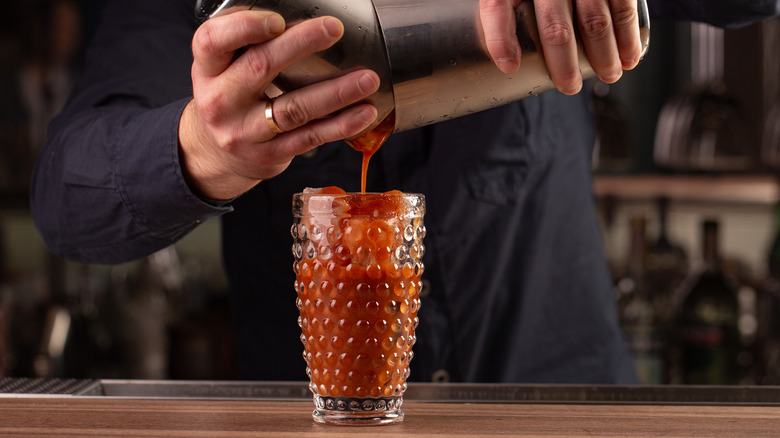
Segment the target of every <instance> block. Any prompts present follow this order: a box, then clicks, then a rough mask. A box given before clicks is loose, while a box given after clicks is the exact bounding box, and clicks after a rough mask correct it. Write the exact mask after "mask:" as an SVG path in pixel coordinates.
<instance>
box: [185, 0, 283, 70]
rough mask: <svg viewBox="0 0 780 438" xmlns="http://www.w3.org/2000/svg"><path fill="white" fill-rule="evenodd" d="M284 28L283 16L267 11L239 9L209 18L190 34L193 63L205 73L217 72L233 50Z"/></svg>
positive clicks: (227, 62) (257, 41)
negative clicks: (238, 10)
mask: <svg viewBox="0 0 780 438" xmlns="http://www.w3.org/2000/svg"><path fill="white" fill-rule="evenodd" d="M284 28H285V22H284V18H282V16H281V15H279V14H277V13H275V12H271V11H260V10H250V11H240V12H234V13H232V14H227V15H223V16H219V17H215V18H212V19H210V20H208V21H206V22H205V23H203V24H202V25H201V26H200V27H199V28H198V30H196V31H195V35H193V37H192V54H193V57H194V60H195V67H197V68H198V69H199V71H200V73H202V74H203V75H205V76H217V75H219V74H221V73H222V72H224V71H225V70H226V69H227V68H228V67H229V66H230V64H231V63H232V62H233V59H234V57H235V53H236V51H237V50H239V49H241V48H244V47H246V46H249V45H252V44H259V43H263V42H265V41H268V40H271V39H273V38H275V37H276V36H278V35H279V34H281V33H282V32H283V31H284Z"/></svg>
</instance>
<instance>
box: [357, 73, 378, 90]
mask: <svg viewBox="0 0 780 438" xmlns="http://www.w3.org/2000/svg"><path fill="white" fill-rule="evenodd" d="M357 86H358V88H359V89H360V92H361V93H364V94H365V93H370V92H373V91H375V90H376V89H377V88H378V87H379V84H378V83H377V82H376V80H374V77H373V76H372V75H370V74H368V73H364V74H363V75H361V76H360V78H359V79H358V81H357Z"/></svg>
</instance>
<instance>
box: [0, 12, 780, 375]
mask: <svg viewBox="0 0 780 438" xmlns="http://www.w3.org/2000/svg"><path fill="white" fill-rule="evenodd" d="M6 3H11V4H9V5H4V12H5V13H4V14H3V15H2V16H0V377H5V376H13V377H82V378H83V377H92V378H98V377H99V378H139V379H167V378H170V379H233V378H236V370H235V363H234V358H233V342H232V339H233V338H232V331H231V330H232V329H231V325H230V320H231V319H230V312H229V299H228V295H227V284H226V280H225V275H224V272H223V270H222V260H221V255H220V241H219V239H220V238H219V222H218V220H212V221H209V222H206V223H204V224H203V225H202V226H201V227H199V228H198V229H197V230H195V231H194V232H193V233H192V234H190V235H189V236H187V237H186V238H185V239H183V240H182V241H181V242H179V243H178V244H176V245H175V246H173V247H170V248H167V249H165V250H163V251H160V252H158V253H156V254H154V255H152V256H150V257H148V258H146V259H143V260H139V261H137V262H133V263H128V264H123V265H118V266H103V265H85V264H78V263H72V262H68V261H65V260H62V259H60V258H58V257H56V256H53V255H52V254H50V253H49V252H48V251H47V250H46V248H45V247H44V245H43V243H42V241H41V239H40V237H39V236H38V234H37V232H36V230H35V227H34V225H33V223H32V219H31V216H30V212H29V207H28V202H29V199H28V194H27V192H28V186H29V182H30V174H31V169H32V166H33V163H34V160H35V157H36V155H37V153H38V151H39V150H40V148H41V146H42V144H43V142H44V141H45V137H46V126H47V124H48V123H49V121H50V120H51V118H52V117H53V115H55V114H56V113H57V112H58V111H59V109H60V108H61V106H62V105H63V103H64V100H65V99H66V98H67V95H68V93H69V91H70V89H71V87H72V85H73V82H74V80H75V78H76V77H77V76H78V73H79V68H80V65H81V61H82V59H83V56H84V51H85V46H86V44H87V42H88V41H89V39H90V38H91V36H92V35H93V33H94V30H95V26H96V24H97V22H98V20H99V17H100V10H101V6H102V3H103V0H25V2H6ZM651 34H652V37H651V44H650V49H649V52H648V54H647V56H646V58H645V59H644V60H643V61H642V63H641V64H640V65H639V67H638V68H637V69H636V70H635V71H633V72H630V73H627V74H625V75H624V77H623V78H622V79H621V80H620V81H619V82H618V83H617V84H614V85H607V84H604V83H601V82H598V81H590V82H589V84H588V87H587V89H586V91H584V92H588V93H591V94H592V96H593V109H594V117H595V123H596V127H597V138H596V142H595V144H594V154H593V166H594V172H595V174H596V176H595V180H594V192H595V198H594V201H595V202H596V203H597V206H598V211H599V214H600V219H601V224H602V230H603V237H604V245H605V248H606V250H607V254H608V258H609V263H610V269H611V272H612V275H613V280H614V290H615V299H616V302H617V303H618V309H619V312H620V320H621V326H622V328H623V330H624V334H625V336H626V341H627V342H628V345H629V346H630V348H631V350H632V353H633V355H634V358H635V363H636V367H637V371H638V373H639V376H640V379H641V380H642V382H643V383H648V384H667V383H705V384H758V385H774V384H780V238H778V236H780V235H779V234H778V230H780V202H779V201H780V190H778V179H777V174H778V173H779V172H780V80H779V78H780V56H778V53H780V20H778V19H774V20H769V21H765V22H762V23H757V24H753V25H750V26H747V27H743V28H739V29H729V30H721V29H715V28H712V27H709V26H705V25H699V24H691V23H672V22H662V21H654V22H653V23H652V32H651Z"/></svg>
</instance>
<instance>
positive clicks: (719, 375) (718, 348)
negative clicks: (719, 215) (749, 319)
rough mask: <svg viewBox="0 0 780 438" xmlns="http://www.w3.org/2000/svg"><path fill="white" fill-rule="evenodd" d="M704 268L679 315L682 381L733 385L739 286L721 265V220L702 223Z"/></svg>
mask: <svg viewBox="0 0 780 438" xmlns="http://www.w3.org/2000/svg"><path fill="white" fill-rule="evenodd" d="M702 232H703V241H702V251H703V255H704V263H705V265H704V268H703V269H702V270H701V272H700V273H699V274H698V275H697V277H696V278H695V281H693V282H692V285H691V287H690V289H689V290H688V293H687V295H685V298H684V301H683V305H682V311H681V317H680V333H679V335H680V341H681V346H680V347H681V362H682V380H683V383H685V384H693V385H733V384H736V383H738V380H739V363H738V355H739V351H740V341H739V331H738V326H737V322H738V318H739V303H738V300H737V285H736V283H735V282H734V280H733V279H731V278H729V277H727V276H726V275H725V274H724V273H723V270H722V268H721V259H720V254H719V249H718V222H717V221H714V220H705V221H704V222H703V223H702Z"/></svg>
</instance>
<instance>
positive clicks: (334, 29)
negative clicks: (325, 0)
mask: <svg viewBox="0 0 780 438" xmlns="http://www.w3.org/2000/svg"><path fill="white" fill-rule="evenodd" d="M322 26H323V27H325V31H326V32H328V35H330V36H332V37H334V38H335V37H340V36H341V34H342V33H344V25H342V24H341V21H339V20H337V19H336V18H333V17H325V19H323V20H322Z"/></svg>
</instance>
